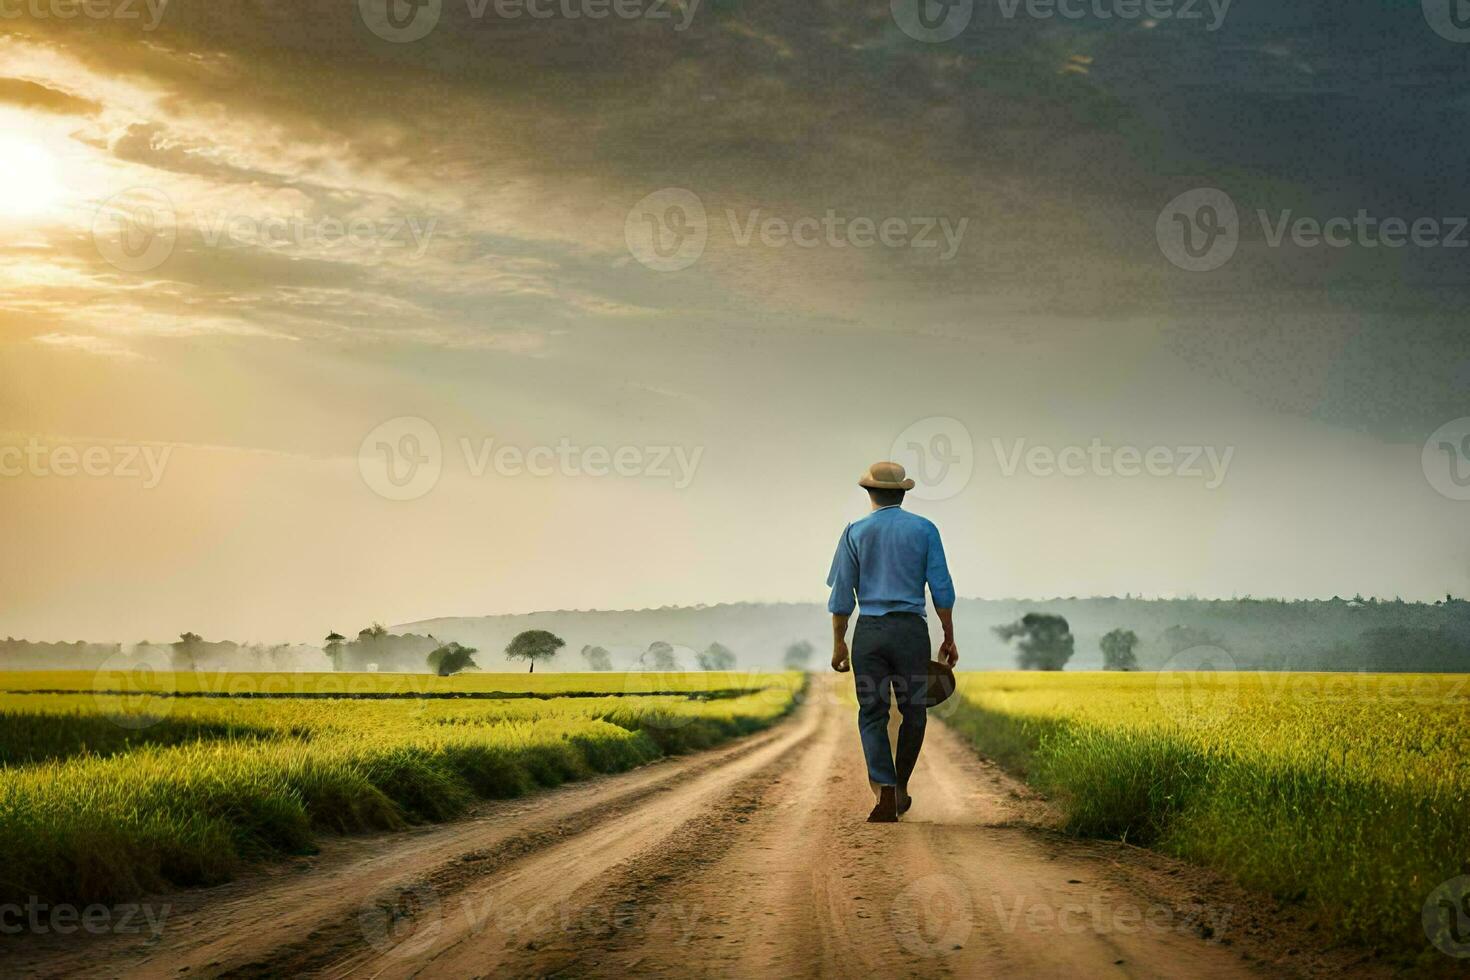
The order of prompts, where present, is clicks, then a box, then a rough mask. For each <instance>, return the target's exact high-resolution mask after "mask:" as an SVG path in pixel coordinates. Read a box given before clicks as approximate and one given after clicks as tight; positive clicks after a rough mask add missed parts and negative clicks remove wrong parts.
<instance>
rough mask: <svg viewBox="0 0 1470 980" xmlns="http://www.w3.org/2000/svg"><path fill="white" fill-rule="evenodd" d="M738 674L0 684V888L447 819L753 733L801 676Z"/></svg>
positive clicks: (56, 895) (90, 884)
mask: <svg viewBox="0 0 1470 980" xmlns="http://www.w3.org/2000/svg"><path fill="white" fill-rule="evenodd" d="M553 683H554V682H553ZM608 683H621V682H620V681H613V680H609V681H608ZM740 683H742V684H743V685H745V686H746V687H747V688H748V689H749V690H748V693H745V694H743V695H741V696H738V697H725V698H720V699H716V700H709V699H704V698H700V697H698V696H697V695H696V696H679V695H656V696H640V695H632V696H629V695H622V694H620V695H618V696H608V697H601V698H597V697H579V698H554V699H550V700H540V699H535V700H531V699H514V700H507V701H494V700H455V699H451V700H443V699H426V700H412V699H393V700H348V701H330V702H327V701H320V700H306V701H292V700H232V699H206V700H200V699H187V700H182V701H181V700H180V699H178V698H168V697H157V696H149V695H147V694H140V695H135V696H130V697H128V698H113V697H112V696H110V695H109V696H105V697H104V696H92V695H81V694H78V695H20V694H11V695H0V742H3V745H4V754H5V756H6V758H7V764H5V765H4V766H3V767H0V853H3V854H4V855H5V858H6V859H5V862H4V865H3V867H0V903H13V902H19V903H24V902H26V901H28V900H32V899H39V900H41V901H45V902H48V903H51V904H55V903H60V902H71V903H78V904H81V903H92V902H107V901H117V900H121V899H125V898H129V897H133V896H136V895H139V894H142V893H145V892H149V891H155V890H159V889H163V888H167V887H171V886H187V885H201V884H210V883H214V882H219V881H223V880H226V879H228V878H229V877H230V875H231V874H233V873H234V872H236V871H237V870H238V869H240V868H241V867H242V866H243V865H245V864H247V863H249V862H251V861H256V860H260V859H265V858H271V857H275V856H279V855H285V854H302V853H310V852H311V851H312V850H314V848H315V845H316V841H317V839H318V835H320V834H321V833H323V832H335V833H356V832H364V831H371V830H384V829H396V828H401V827H404V826H406V825H408V824H412V823H419V822H424V821H440V820H448V819H451V818H453V817H455V816H457V815H459V814H461V813H463V812H464V810H465V809H466V808H467V807H468V806H469V805H470V804H471V803H473V802H474V801H475V800H476V799H482V798H503V797H512V796H518V795H521V794H523V793H526V792H529V791H532V790H534V789H537V788H540V787H550V786H556V785H558V784H560V783H563V782H566V781H568V780H574V779H580V778H584V777H586V776H589V775H592V774H595V773H610V772H618V771H622V770H625V769H629V768H632V767H634V766H638V765H641V764H643V763H646V762H649V761H652V760H654V759H657V758H659V757H661V756H664V755H667V754H673V753H680V752H687V751H692V750H697V749H703V748H708V747H711V746H713V745H716V744H718V743H719V742H721V741H724V740H726V739H729V738H732V737H735V736H738V735H743V734H746V733H749V732H753V731H757V730H759V729H761V728H764V727H766V726H769V725H771V724H773V723H774V722H776V721H777V720H779V719H780V718H781V717H783V716H784V715H785V714H787V713H788V712H789V711H790V710H791V709H792V707H793V706H794V704H795V703H796V700H797V694H798V692H799V690H800V686H801V684H802V683H803V681H802V677H801V675H796V674H770V675H746V676H744V677H743V678H742V680H741V681H740ZM635 686H636V685H635ZM689 686H690V688H691V689H692V691H691V693H694V692H695V691H697V689H698V688H701V687H704V686H705V685H703V684H699V685H695V684H691V685H689ZM726 688H728V685H726ZM660 689H663V690H667V689H668V688H667V687H663V688H660Z"/></svg>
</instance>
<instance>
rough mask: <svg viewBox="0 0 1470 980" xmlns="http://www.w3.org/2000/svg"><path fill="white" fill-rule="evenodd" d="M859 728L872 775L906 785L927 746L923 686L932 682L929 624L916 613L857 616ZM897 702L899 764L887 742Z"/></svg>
mask: <svg viewBox="0 0 1470 980" xmlns="http://www.w3.org/2000/svg"><path fill="white" fill-rule="evenodd" d="M852 673H853V678H854V682H855V684H856V685H857V701H858V732H859V734H860V735H861V736H862V741H863V755H864V756H866V757H867V760H868V778H869V779H871V780H872V781H873V782H875V783H878V784H880V785H883V786H893V785H899V786H907V785H908V781H909V776H910V775H912V774H913V771H914V764H915V763H916V762H918V761H919V749H920V748H922V747H923V745H924V723H925V721H926V720H927V709H926V708H925V707H924V688H925V686H926V685H927V684H928V680H929V626H928V624H927V623H925V621H924V617H923V616H920V615H918V614H917V613H889V614H888V615H887V616H859V617H858V621H857V630H856V631H855V632H854V633H853V637H852ZM890 691H891V692H892V700H893V701H896V702H897V703H898V710H899V713H900V714H902V715H903V724H902V725H900V726H899V729H898V764H897V766H896V767H895V765H894V758H893V751H892V750H891V749H890V748H889V746H888V711H889V703H890V700H889V699H890Z"/></svg>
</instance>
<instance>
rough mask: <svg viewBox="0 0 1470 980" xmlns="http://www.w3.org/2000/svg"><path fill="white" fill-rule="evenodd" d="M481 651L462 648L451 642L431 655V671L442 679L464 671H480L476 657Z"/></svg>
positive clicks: (472, 648) (429, 658) (429, 659)
mask: <svg viewBox="0 0 1470 980" xmlns="http://www.w3.org/2000/svg"><path fill="white" fill-rule="evenodd" d="M478 652H479V651H478V650H476V649H475V648H474V647H462V646H460V645H459V644H458V643H455V642H453V641H450V642H449V643H446V644H444V645H443V646H442V647H438V648H436V649H434V650H433V651H431V652H430V653H429V657H428V661H429V669H430V670H432V671H433V672H434V673H436V674H438V675H439V676H440V677H448V676H449V675H451V674H457V673H459V672H460V671H462V670H479V669H480V665H479V664H477V663H475V660H474V656H475V654H476V653H478Z"/></svg>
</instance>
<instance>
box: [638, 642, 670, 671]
mask: <svg viewBox="0 0 1470 980" xmlns="http://www.w3.org/2000/svg"><path fill="white" fill-rule="evenodd" d="M638 666H640V667H642V668H643V669H644V670H678V669H679V661H678V658H676V657H675V656H674V648H673V647H672V646H670V645H669V644H667V643H665V642H664V641H663V640H654V641H653V642H652V643H650V644H649V645H648V649H647V650H644V651H643V655H642V656H640V657H639V658H638Z"/></svg>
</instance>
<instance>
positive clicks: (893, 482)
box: [858, 459, 914, 490]
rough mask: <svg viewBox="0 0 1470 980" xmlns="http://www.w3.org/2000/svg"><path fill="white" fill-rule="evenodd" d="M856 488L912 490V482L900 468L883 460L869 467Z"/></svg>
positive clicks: (896, 464)
mask: <svg viewBox="0 0 1470 980" xmlns="http://www.w3.org/2000/svg"><path fill="white" fill-rule="evenodd" d="M858 486H860V487H867V488H868V489H869V490H912V489H913V488H914V481H913V480H910V479H908V474H906V473H905V472H904V470H903V467H902V466H900V465H899V464H898V463H894V462H891V461H890V460H886V459H885V460H883V461H882V462H878V463H874V464H873V465H872V466H869V467H868V472H866V473H864V474H863V478H862V479H861V480H858Z"/></svg>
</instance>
